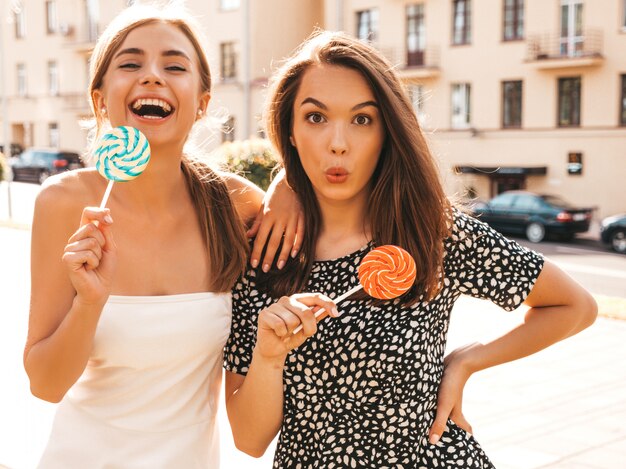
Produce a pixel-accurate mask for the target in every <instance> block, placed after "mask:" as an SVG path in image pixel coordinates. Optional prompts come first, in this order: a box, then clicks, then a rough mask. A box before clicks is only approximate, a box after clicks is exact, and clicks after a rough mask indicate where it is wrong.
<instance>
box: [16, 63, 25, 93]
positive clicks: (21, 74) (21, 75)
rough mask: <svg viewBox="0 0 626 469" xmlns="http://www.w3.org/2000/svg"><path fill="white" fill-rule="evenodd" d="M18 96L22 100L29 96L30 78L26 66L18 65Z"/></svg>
mask: <svg viewBox="0 0 626 469" xmlns="http://www.w3.org/2000/svg"><path fill="white" fill-rule="evenodd" d="M16 83H17V95H18V96H19V97H21V98H23V97H25V96H26V95H27V94H28V77H27V74H26V64H23V63H19V64H17V82H16Z"/></svg>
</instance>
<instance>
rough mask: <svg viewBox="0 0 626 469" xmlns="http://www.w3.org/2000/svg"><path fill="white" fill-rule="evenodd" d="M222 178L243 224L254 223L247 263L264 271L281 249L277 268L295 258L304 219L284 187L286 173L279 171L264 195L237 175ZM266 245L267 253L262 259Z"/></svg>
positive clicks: (288, 189)
mask: <svg viewBox="0 0 626 469" xmlns="http://www.w3.org/2000/svg"><path fill="white" fill-rule="evenodd" d="M222 176H223V177H224V178H225V180H226V184H227V185H228V188H229V190H230V191H231V195H232V197H233V201H234V203H235V207H236V208H237V211H238V212H239V215H240V216H241V217H242V219H243V220H244V221H245V223H246V225H247V226H250V223H251V222H252V221H253V220H254V223H253V224H252V226H251V227H250V230H249V231H248V236H250V237H253V236H255V235H256V238H255V240H254V246H253V248H252V253H251V255H250V264H251V265H252V267H256V266H257V265H258V264H259V262H261V266H262V268H263V270H264V271H265V272H267V271H268V270H269V269H270V266H271V265H272V263H273V262H274V257H275V255H276V253H277V252H278V250H279V248H280V253H279V256H278V260H277V267H278V268H279V269H282V267H283V266H284V265H285V263H286V262H287V259H288V257H289V256H290V255H291V256H293V257H295V255H296V254H297V253H298V251H299V250H300V247H301V245H302V237H303V235H304V216H303V213H302V208H301V206H300V201H299V199H298V197H297V196H296V194H295V193H294V191H293V190H292V189H291V187H289V185H288V184H287V180H286V178H285V171H284V170H283V171H281V172H280V173H278V175H277V176H276V177H275V178H274V180H273V181H272V184H271V185H270V187H268V189H267V194H265V193H264V192H263V191H262V190H261V189H259V188H258V187H257V186H256V185H254V184H253V183H251V182H250V181H248V180H247V179H244V178H242V177H240V176H236V175H234V174H230V173H224V174H223V175H222ZM281 242H282V247H281ZM266 244H267V250H266V252H265V256H264V257H263V259H262V260H261V254H262V252H263V248H264V247H265V246H266Z"/></svg>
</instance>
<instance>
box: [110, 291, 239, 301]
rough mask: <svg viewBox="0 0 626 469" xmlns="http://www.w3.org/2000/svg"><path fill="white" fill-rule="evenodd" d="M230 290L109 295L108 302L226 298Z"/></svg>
mask: <svg viewBox="0 0 626 469" xmlns="http://www.w3.org/2000/svg"><path fill="white" fill-rule="evenodd" d="M230 294H231V293H230V292H195V293H173V294H170V295H109V298H108V300H107V303H173V302H180V301H199V300H204V299H209V298H225V297H228V296H230Z"/></svg>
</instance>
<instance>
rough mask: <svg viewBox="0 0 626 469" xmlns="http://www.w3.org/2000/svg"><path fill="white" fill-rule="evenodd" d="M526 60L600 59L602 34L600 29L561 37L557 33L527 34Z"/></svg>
mask: <svg viewBox="0 0 626 469" xmlns="http://www.w3.org/2000/svg"><path fill="white" fill-rule="evenodd" d="M526 44H527V51H526V60H527V61H528V62H538V61H544V60H563V59H565V60H575V59H601V58H602V49H603V36H602V31H601V30H595V29H594V30H586V31H584V32H583V34H581V35H579V36H567V37H562V36H561V35H559V34H552V33H550V34H537V35H533V36H529V37H528V39H527V41H526Z"/></svg>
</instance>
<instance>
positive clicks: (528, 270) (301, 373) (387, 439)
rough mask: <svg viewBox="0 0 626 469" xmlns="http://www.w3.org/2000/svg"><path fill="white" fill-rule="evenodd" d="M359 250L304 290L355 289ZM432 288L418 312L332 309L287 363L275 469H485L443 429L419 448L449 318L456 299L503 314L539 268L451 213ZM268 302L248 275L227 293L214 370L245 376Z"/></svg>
mask: <svg viewBox="0 0 626 469" xmlns="http://www.w3.org/2000/svg"><path fill="white" fill-rule="evenodd" d="M371 248H372V246H368V247H366V248H363V249H361V250H359V251H357V252H354V253H352V254H349V255H347V256H344V257H342V258H339V259H335V260H329V261H319V262H316V263H315V264H314V267H313V270H312V274H311V277H310V281H309V284H308V287H307V291H311V292H322V293H324V294H326V295H328V296H329V297H331V298H334V297H337V296H339V295H341V294H342V293H344V292H345V291H347V290H348V289H349V288H350V287H352V286H354V285H357V284H358V278H357V268H358V265H359V263H360V261H361V259H362V258H363V256H364V255H365V254H366V253H367V252H368V251H369V250H370V249H371ZM445 251H446V254H445V260H444V270H445V278H444V287H443V289H442V290H441V291H440V293H439V294H438V295H437V296H436V297H435V298H434V299H433V300H431V301H429V302H421V303H417V304H415V305H414V306H412V307H408V308H404V307H401V306H400V305H398V302H397V301H389V302H388V303H387V304H385V305H384V306H382V307H376V306H373V305H372V304H371V302H369V301H366V300H363V301H344V302H342V303H340V305H339V309H340V310H341V311H342V313H343V314H342V316H341V317H340V318H338V319H333V318H327V319H325V320H324V321H322V322H320V323H319V324H318V331H317V333H316V334H315V335H314V336H313V337H311V338H309V339H308V340H307V341H306V342H305V343H304V344H302V345H301V346H300V347H299V348H298V349H296V350H293V351H292V352H291V353H290V354H289V356H288V357H287V361H286V365H285V370H284V374H283V377H284V393H285V399H284V419H283V425H282V428H281V432H280V437H279V442H278V446H277V449H276V455H275V458H274V467H275V468H312V467H318V468H324V469H330V468H377V469H379V468H463V469H467V468H492V467H493V465H492V463H491V462H490V461H489V459H488V458H487V456H486V455H485V453H484V452H483V450H482V449H481V447H480V445H479V444H478V443H477V442H476V440H475V439H474V438H473V437H472V436H471V435H469V434H468V433H467V432H465V431H464V430H462V429H461V428H460V427H458V426H457V425H455V424H454V422H452V421H450V420H449V421H448V425H447V428H446V431H445V432H444V434H443V435H442V437H441V440H440V441H439V443H438V444H437V445H436V446H434V445H431V444H429V442H428V431H429V428H430V426H431V424H432V422H433V420H434V418H435V407H436V403H437V390H438V386H439V382H440V380H441V376H442V373H443V358H444V349H445V345H446V336H447V331H448V324H449V321H450V310H451V309H452V306H453V305H454V302H455V301H456V300H457V298H458V297H459V296H460V295H461V294H467V295H471V296H474V297H478V298H484V299H489V300H491V301H493V302H494V303H496V304H498V305H500V306H501V307H503V308H504V309H506V310H513V309H515V308H517V307H518V306H519V305H520V304H521V303H522V301H523V300H524V299H525V298H526V296H527V294H528V293H529V292H530V290H531V288H532V286H533V284H534V282H535V280H536V278H537V276H538V275H539V273H540V271H541V268H542V267H543V259H542V257H540V256H539V255H538V254H536V253H534V252H532V251H528V250H526V249H525V248H523V247H521V246H520V245H519V244H517V243H515V242H513V241H510V240H508V239H506V238H504V237H503V236H501V235H500V234H499V233H497V232H495V231H493V230H492V229H491V228H489V227H488V226H487V225H485V224H483V223H481V222H479V221H477V220H475V219H473V218H471V217H469V216H467V215H464V214H461V213H459V212H455V223H454V228H453V230H452V233H451V236H450V238H449V239H447V240H446V243H445ZM272 302H273V300H272V299H271V298H269V297H268V296H267V295H265V294H263V293H262V292H259V291H257V290H256V288H255V284H254V272H253V271H250V272H248V274H247V275H246V276H245V277H244V278H243V279H242V280H240V282H238V284H237V285H236V287H235V290H234V291H233V320H232V330H231V335H230V338H229V340H228V342H227V344H226V347H225V368H226V369H227V370H229V371H232V372H234V373H238V374H241V375H245V374H246V373H247V371H248V366H249V364H250V361H251V359H252V350H253V347H254V344H255V340H256V324H257V314H258V312H259V311H260V310H261V309H262V308H264V307H266V306H268V305H270V304H271V303H272Z"/></svg>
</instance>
